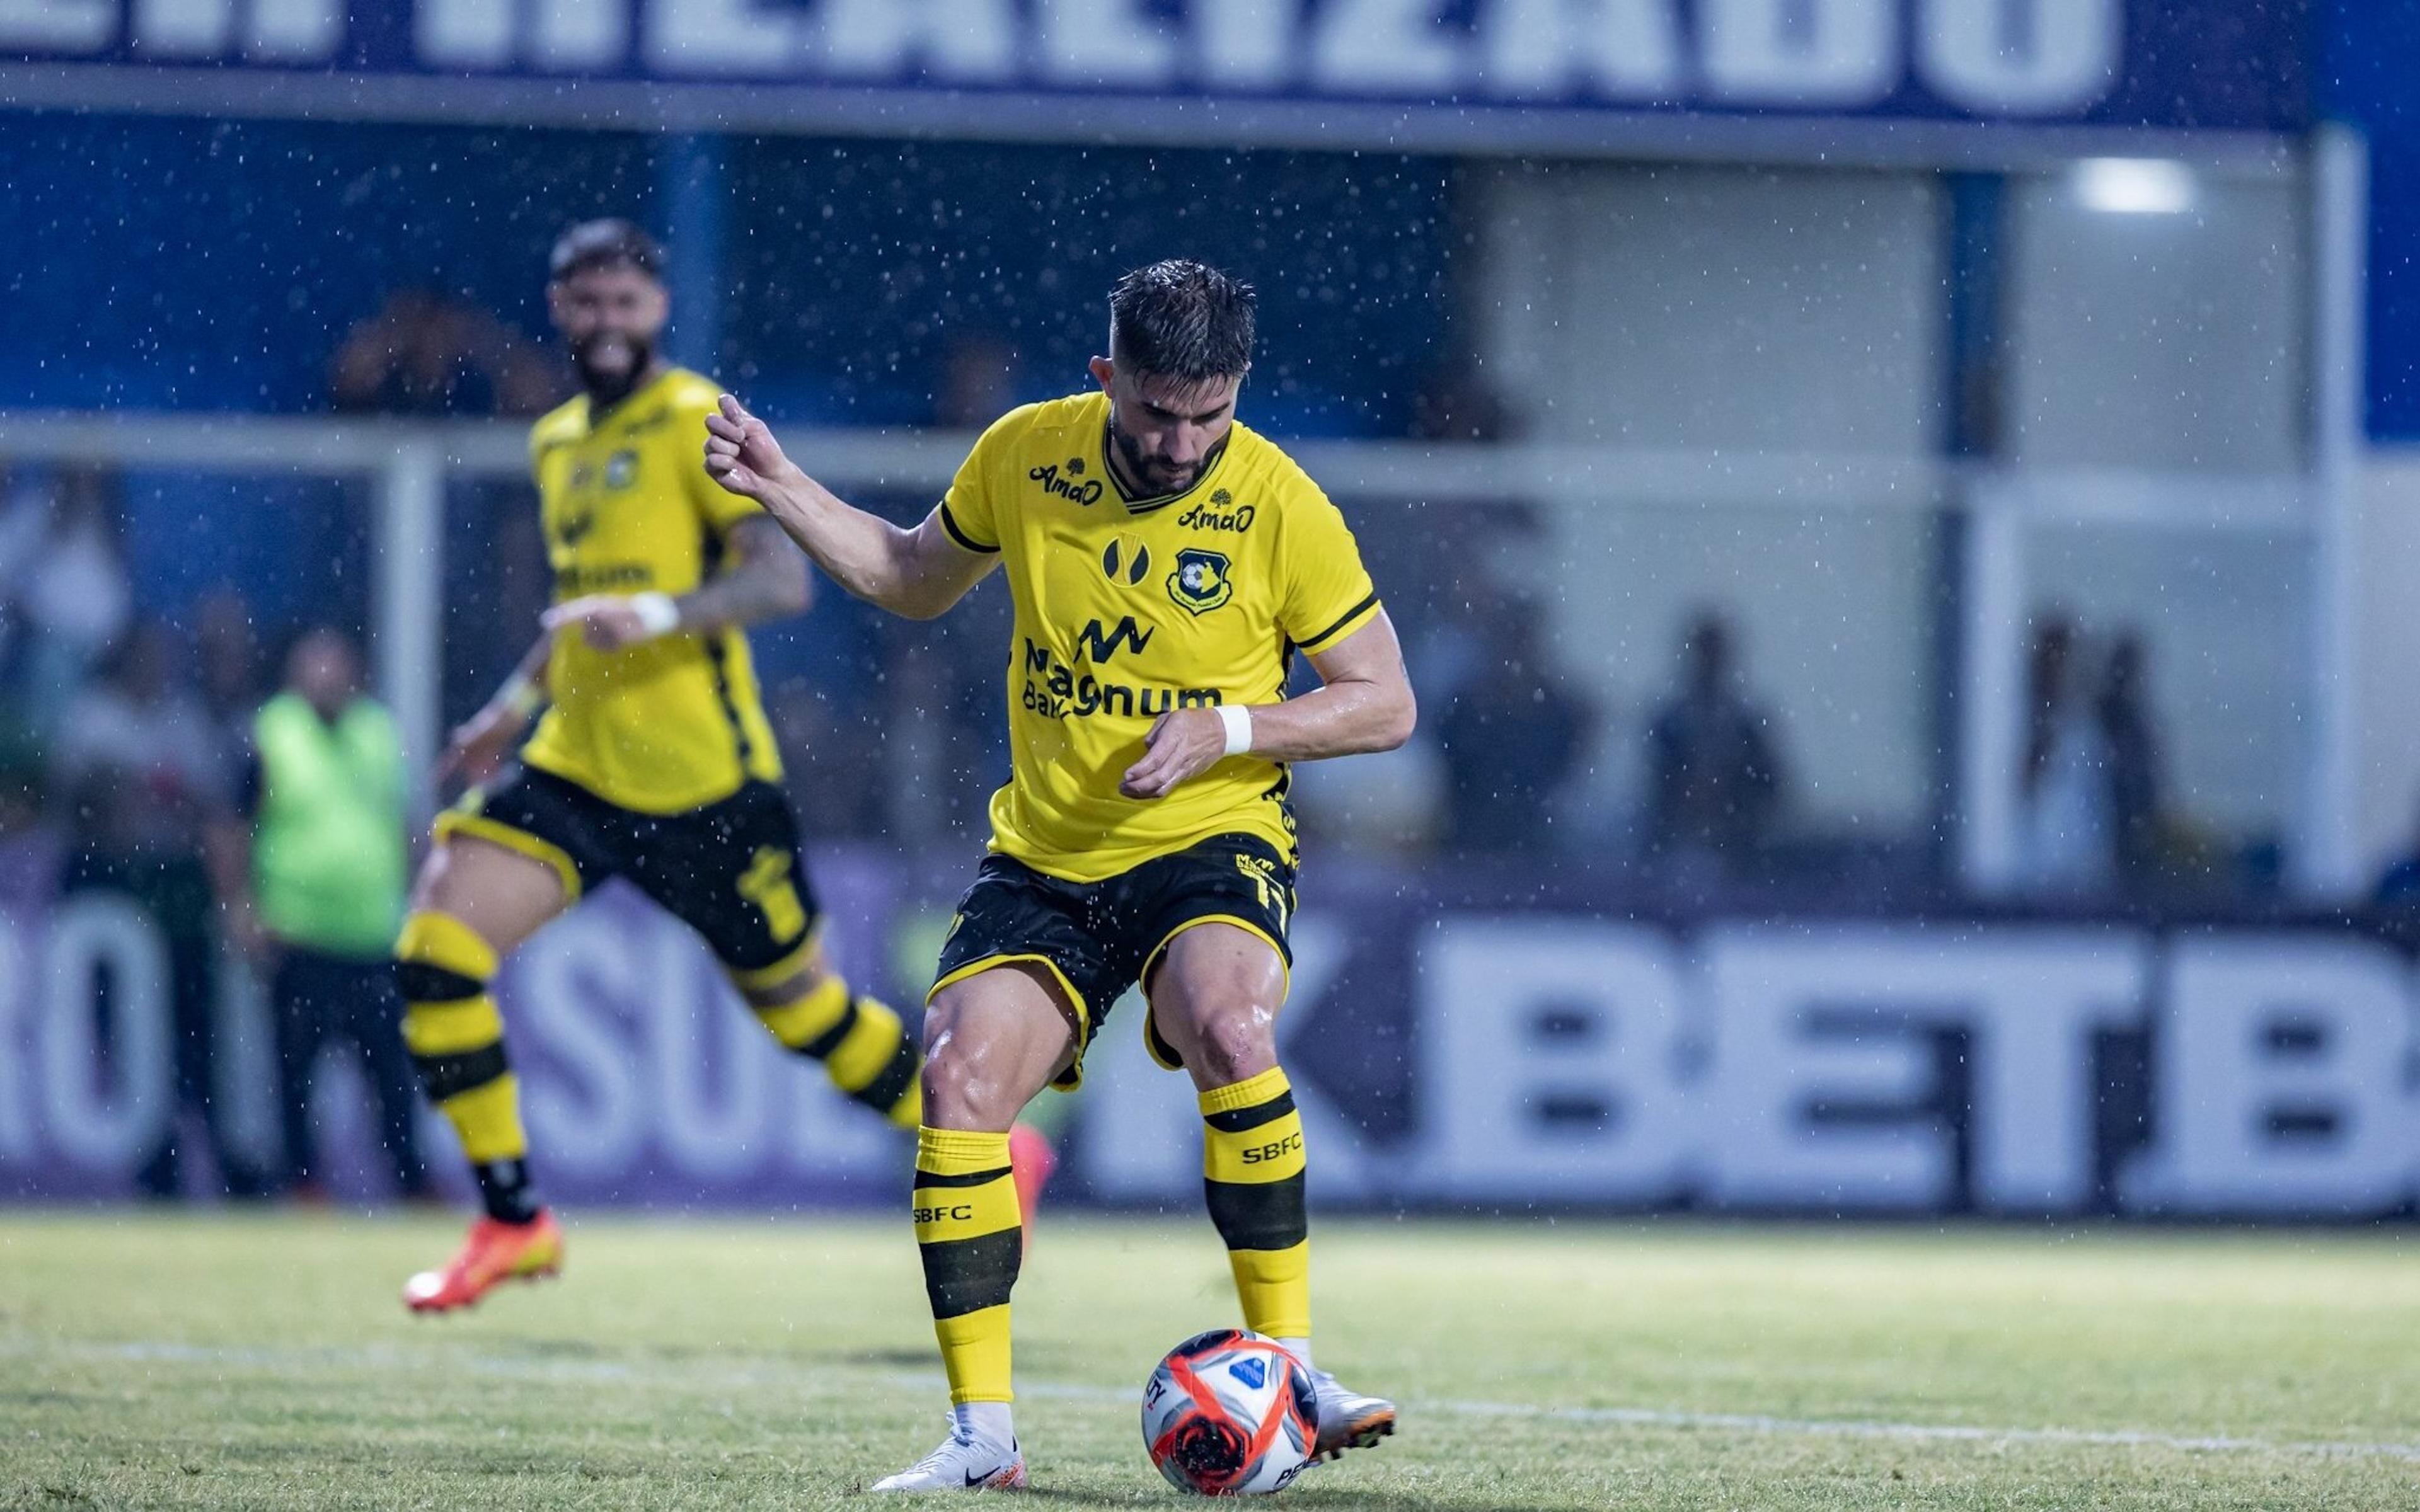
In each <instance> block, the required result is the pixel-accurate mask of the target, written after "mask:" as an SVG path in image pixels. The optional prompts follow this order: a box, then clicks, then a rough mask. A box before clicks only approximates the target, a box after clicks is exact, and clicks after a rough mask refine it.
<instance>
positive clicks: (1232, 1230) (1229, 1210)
mask: <svg viewBox="0 0 2420 1512" xmlns="http://www.w3.org/2000/svg"><path fill="white" fill-rule="evenodd" d="M1201 1102H1202V1190H1203V1192H1204V1193H1205V1194H1206V1195H1207V1196H1208V1197H1209V1201H1210V1221H1211V1222H1212V1223H1213V1224H1215V1225H1217V1226H1218V1237H1219V1238H1220V1239H1222V1240H1224V1241H1226V1242H1227V1264H1228V1267H1229V1269H1231V1270H1232V1271H1233V1272H1234V1273H1235V1295H1236V1298H1237V1299H1238V1300H1239V1301H1241V1302H1242V1303H1243V1304H1244V1326H1245V1327H1246V1328H1249V1329H1250V1330H1251V1331H1252V1332H1253V1333H1255V1334H1265V1335H1268V1336H1269V1337H1271V1338H1282V1339H1292V1338H1308V1337H1309V1336H1310V1335H1311V1225H1310V1220H1309V1218H1308V1217H1307V1216H1306V1214H1305V1212H1304V1208H1303V1180H1302V1173H1303V1150H1302V1115H1301V1114H1299V1113H1297V1112H1295V1105H1294V1089H1293V1088H1292V1086H1291V1085H1290V1084H1289V1083H1288V1082H1287V1081H1286V1075H1285V1072H1282V1071H1280V1070H1278V1069H1277V1068H1276V1067H1274V1066H1272V1067H1271V1068H1269V1069H1268V1070H1267V1071H1264V1072H1261V1073H1260V1074H1259V1075H1258V1076H1254V1077H1251V1078H1250V1079H1249V1080H1246V1081H1240V1082H1236V1083H1234V1084H1233V1085H1232V1086H1228V1087H1219V1088H1212V1089H1211V1090H1209V1091H1207V1092H1204V1093H1202V1099H1201Z"/></svg>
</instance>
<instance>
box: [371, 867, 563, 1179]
mask: <svg viewBox="0 0 2420 1512" xmlns="http://www.w3.org/2000/svg"><path fill="white" fill-rule="evenodd" d="M395 957H396V959H395V980H396V988H397V989H398V990H399V991H400V992H401V993H402V995H403V1043H404V1048H406V1049H407V1050H409V1051H411V1063H412V1066H413V1067H414V1069H416V1070H417V1071H418V1072H420V1084H421V1086H422V1087H423V1088H426V1089H427V1092H428V1100H429V1101H430V1102H431V1103H436V1104H437V1107H438V1111H440V1112H441V1113H443V1114H444V1115H445V1118H446V1121H448V1122H449V1123H451V1124H453V1125H454V1133H455V1134H456V1135H457V1136H458V1137H459V1138H460V1140H461V1142H462V1153H463V1154H464V1155H466V1156H468V1157H469V1158H470V1161H471V1169H472V1173H473V1175H475V1176H476V1177H477V1178H478V1180H479V1200H480V1203H481V1204H482V1205H483V1206H484V1207H485V1208H486V1209H487V1210H488V1216H489V1217H490V1218H495V1219H499V1220H501V1221H503V1222H504V1223H527V1222H529V1221H530V1220H531V1219H533V1218H535V1217H536V1216H537V1211H538V1200H537V1189H536V1187H535V1184H534V1183H533V1182H532V1181H531V1180H530V1173H529V1140H528V1137H527V1136H526V1135H525V1134H523V1133H522V1132H521V1109H520V1088H519V1087H518V1085H517V1084H516V1083H515V1081H514V1078H513V1072H512V1067H511V1065H510V1064H509V1063H508V1062H507V1061H506V1060H505V1059H504V1017H503V1015H501V1014H499V1013H498V1012H497V1011H496V1000H495V998H494V997H493V996H491V995H489V992H488V983H489V980H491V979H493V978H494V976H495V974H496V952H495V949H494V948H493V947H491V946H489V944H488V942H487V941H486V940H483V939H481V938H480V937H479V936H478V934H477V933H475V932H474V931H473V930H472V928H471V926H469V925H468V924H465V923H463V922H462V921H461V920H460V919H458V918H454V917H453V916H451V915H449V914H439V913H427V912H423V913H416V914H413V915H412V916H411V918H407V919H405V920H404V923H403V933H402V936H401V937H400V938H398V939H397V940H396V946H395Z"/></svg>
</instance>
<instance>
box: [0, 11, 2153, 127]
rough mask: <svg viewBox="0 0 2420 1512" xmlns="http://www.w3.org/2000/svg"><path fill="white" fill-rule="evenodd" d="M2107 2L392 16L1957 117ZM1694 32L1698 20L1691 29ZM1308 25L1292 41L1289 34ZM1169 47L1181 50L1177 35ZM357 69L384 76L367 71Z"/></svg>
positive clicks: (559, 68)
mask: <svg viewBox="0 0 2420 1512" xmlns="http://www.w3.org/2000/svg"><path fill="white" fill-rule="evenodd" d="M2125 3H2126V0H1695V3H1694V6H1691V5H1683V3H1682V0H1476V3H1474V4H1471V5H1470V6H1468V8H1467V17H1468V24H1467V25H1463V24H1455V23H1448V22H1447V21H1446V20H1445V19H1443V17H1442V15H1441V12H1443V11H1444V10H1445V9H1446V7H1445V6H1444V4H1443V0H1326V4H1323V5H1318V6H1313V5H1312V4H1311V0H1189V3H1188V4H1187V5H1185V6H1184V7H1182V8H1181V9H1178V8H1163V7H1159V6H1156V5H1155V4H1154V0H1031V4H1028V3H1026V0H413V4H412V7H411V9H412V16H413V19H412V51H411V59H410V64H411V65H416V66H417V67H419V68H422V69H432V70H438V71H456V70H466V69H467V70H475V71H480V72H505V71H512V70H515V69H527V70H530V71H533V72H538V73H561V74H579V73H592V72H599V71H612V70H614V69H617V68H618V66H619V65H620V64H621V63H622V62H623V59H624V56H625V54H626V52H627V51H628V47H629V45H630V40H631V39H632V37H633V36H636V37H638V38H639V39H641V46H640V56H641V58H642V60H643V61H644V64H645V65H646V67H647V68H648V69H650V70H652V71H653V72H654V73H656V74H658V75H659V76H662V77H665V78H667V79H678V78H707V79H712V78H755V79H765V80H783V81H792V82H797V83H814V82H816V81H819V80H839V81H865V82H872V83H880V84H892V85H910V86H916V85H924V86H946V85H952V84H1014V83H1017V82H1019V81H1020V80H1024V81H1028V82H1031V83H1032V84H1036V85H1048V86H1056V87H1063V88H1078V89H1081V88H1087V87H1109V88H1117V89H1153V90H1156V89H1167V88H1173V87H1178V86H1179V84H1180V81H1183V82H1184V83H1186V84H1190V85H1198V86H1200V87H1203V88H1207V89H1210V90H1213V91H1243V92H1247V93H1270V92H1278V91H1283V90H1287V89H1289V88H1294V87H1303V86H1307V87H1308V88H1310V89H1311V91H1312V92H1313V93H1319V92H1323V91H1324V92H1328V93H1333V94H1341V95H1361V96H1367V95H1385V96H1398V97H1402V98H1404V99H1407V100H1419V99H1427V100H1445V99H1447V98H1449V97H1452V96H1454V95H1456V94H1457V93H1458V92H1459V91H1462V90H1465V89H1468V88H1476V89H1478V90H1481V91H1482V92H1483V93H1484V94H1485V95H1486V96H1488V97H1489V98H1492V99H1496V100H1562V99H1572V98H1590V99H1596V100H1605V101H1607V102H1612V103H1622V102H1648V101H1666V100H1670V101H1677V102H1683V103H1686V102H1689V101H1690V100H1693V99H1699V98H1702V99H1704V100H1711V101H1714V102H1717V103H1722V104H1730V105H1741V106H1752V107H1754V106H1778V107H1794V108H1802V109H1835V110H1860V109H1865V108H1868V107H1870V106H1873V105H1876V104H1880V103H1882V102H1884V101H1885V100H1889V99H1890V98H1891V97H1892V96H1893V95H1895V94H1896V93H1897V92H1898V91H1899V90H1900V88H1902V87H1903V86H1904V85H1907V84H1908V83H1909V82H1910V80H1909V71H1910V69H1909V65H1908V61H1907V59H1906V58H1905V57H1904V56H1903V55H1902V54H1903V52H1904V41H1903V39H1907V38H1912V39H1914V69H1913V71H1914V74H1915V82H1916V83H1919V84H1921V85H1922V86H1923V87H1924V88H1925V89H1926V90H1927V91H1929V92H1930V93H1931V95H1932V96H1933V97H1934V98H1935V99H1937V100H1939V101H1940V102H1941V103H1942V104H1945V105H1947V106H1951V107H1954V108H1956V109H1960V110H1964V111H1967V112H1971V113H1973V114H1975V115H1977V116H1985V117H1993V116H2010V117H2024V116H2037V117H2056V116H2072V115H2075V114H2077V113H2079V112H2081V111H2084V110H2086V109H2088V108H2089V107H2090V106H2092V105H2093V104H2094V103H2095V102H2097V101H2098V100H2102V98H2104V97H2105V96H2106V95H2107V94H2108V93H2109V92H2110V90H2111V89H2112V88H2113V87H2115V85H2117V83H2118V80H2119V79H2120V78H2121V77H2122V75H2123V69H2124V56H2123V54H2124V46H2125V37H2126V12H2125V9H2124V6H2125ZM120 9H121V8H120V6H119V5H118V4H117V3H116V0H0V50H5V49H10V48H22V49H27V50H32V51H36V52H43V53H51V54H62V55H67V56H89V55H94V54H103V53H106V52H108V51H109V50H110V49H112V48H113V47H114V46H116V44H117V43H118V42H119V41H120V30H119V16H120ZM123 9H124V12H125V36H124V41H125V42H126V43H127V44H128V46H129V48H130V50H131V52H132V54H133V55H134V56H135V57H137V58H138V59H147V60H154V61H158V62H163V63H187V62H195V61H204V60H213V61H215V60H240V59H251V60H257V61H262V62H271V63H279V64H297V63H304V64H307V63H335V62H339V61H341V60H343V59H344V57H345V55H346V54H347V51H348V46H349V44H348V37H349V31H348V25H349V15H350V8H349V7H348V6H347V4H346V3H345V0H129V3H128V4H127V5H126V6H125V7H124V8H123ZM1692 22H1694V24H1691V23H1692ZM1306 30H1308V32H1309V35H1308V36H1306V35H1305V32H1306ZM1180 34H1182V35H1183V36H1185V37H1186V38H1187V41H1188V43H1189V45H1188V46H1186V47H1180V46H1179V45H1178V43H1177V38H1178V36H1179V35H1180ZM371 66H372V67H376V68H392V67H395V66H396V65H395V64H394V63H393V62H390V61H388V60H384V59H380V60H378V61H376V62H374V63H373V64H372V65H371Z"/></svg>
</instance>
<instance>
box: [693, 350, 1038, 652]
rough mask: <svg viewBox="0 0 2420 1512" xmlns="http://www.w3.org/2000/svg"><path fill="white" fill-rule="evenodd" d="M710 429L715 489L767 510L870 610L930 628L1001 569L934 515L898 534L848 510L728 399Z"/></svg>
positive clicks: (880, 521)
mask: <svg viewBox="0 0 2420 1512" xmlns="http://www.w3.org/2000/svg"><path fill="white" fill-rule="evenodd" d="M706 472H707V473H708V474H709V475H710V476H711V477H713V479H714V481H715V482H717V483H719V484H721V486H723V487H725V488H727V489H729V490H730V491H731V492H733V493H735V494H737V495H738V496H739V497H741V498H743V499H752V500H754V501H756V502H758V503H760V504H762V505H764V506H765V513H766V514H767V515H768V516H770V517H772V521H773V523H774V524H776V525H777V526H779V527H780V529H781V530H782V531H783V532H785V533H786V534H788V536H789V537H790V539H791V540H793V541H795V542H797V543H798V546H799V550H801V551H804V552H805V553H806V554H807V555H808V556H810V557H812V558H814V563H815V565H817V566H819V567H821V568H823V570H824V571H825V572H826V573H828V574H830V577H831V579H832V581H834V582H836V583H838V584H840V585H841V587H843V588H845V589H846V590H847V591H848V592H849V593H851V594H855V595H857V596H858V597H859V598H861V599H864V600H865V601H866V602H867V603H869V604H873V605H875V606H876V607H877V608H880V609H889V610H891V612H892V613H893V614H902V615H905V616H907V618H909V619H911V620H929V619H932V618H933V617H934V616H936V615H938V614H939V613H941V612H942V611H943V610H945V609H948V608H949V607H950V606H951V605H953V604H954V603H956V602H957V601H958V600H959V599H960V598H962V597H964V596H965V595H966V592H967V590H968V589H970V588H972V587H973V586H974V585H975V584H976V583H978V582H980V581H981V580H982V579H983V576H984V574H985V573H987V572H989V571H990V570H991V569H992V567H993V566H994V565H996V564H997V563H998V561H999V559H998V558H997V557H993V556H987V555H985V554H984V553H982V552H979V551H970V550H968V549H967V548H964V547H962V546H960V545H958V544H957V543H956V542H955V541H953V540H951V539H950V537H949V532H946V531H944V530H943V529H942V528H941V522H940V519H939V512H938V511H936V512H935V514H934V515H931V516H927V517H925V518H924V520H923V523H921V524H919V525H917V526H916V527H915V528H914V529H912V530H902V529H900V528H899V527H898V526H896V525H893V524H892V523H891V522H890V521H889V520H886V519H883V518H882V517H879V516H876V515H870V514H868V513H866V512H865V511H864V510H861V509H858V508H855V507H853V506H851V505H850V504H848V503H846V502H845V501H842V500H841V499H840V498H839V496H837V495H836V494H834V493H833V492H832V491H831V490H830V489H829V488H826V487H825V486H823V485H822V484H820V483H817V482H816V481H815V480H814V479H813V478H811V477H809V476H808V475H807V474H806V471H804V470H803V469H801V468H800V467H799V465H798V464H797V463H795V462H793V461H791V460H790V459H789V457H788V456H787V455H784V454H783V451H782V445H781V442H779V441H777V440H774V439H773V433H772V431H771V430H770V429H768V427H767V426H766V424H765V423H764V422H763V421H761V420H759V419H757V418H756V417H755V416H754V415H752V414H750V413H749V412H748V411H747V410H746V409H741V408H740V405H739V401H738V400H737V399H735V398H733V397H731V395H729V394H727V393H726V394H724V395H723V396H722V409H721V413H720V414H716V415H708V416H707V417H706Z"/></svg>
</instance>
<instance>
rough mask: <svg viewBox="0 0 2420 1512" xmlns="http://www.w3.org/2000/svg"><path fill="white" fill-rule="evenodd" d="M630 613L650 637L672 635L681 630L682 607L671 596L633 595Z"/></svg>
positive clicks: (631, 596)
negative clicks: (634, 615) (636, 617)
mask: <svg viewBox="0 0 2420 1512" xmlns="http://www.w3.org/2000/svg"><path fill="white" fill-rule="evenodd" d="M630 612H631V613H633V614H636V615H637V616H638V617H639V624H640V625H642V626H643V627H644V629H645V630H646V632H647V634H648V635H649V636H650V637H654V636H659V635H670V634H671V633H672V632H673V631H675V630H677V629H679V628H680V620H681V614H680V606H679V605H678V604H675V603H674V602H673V595H672V594H631V595H630Z"/></svg>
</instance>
